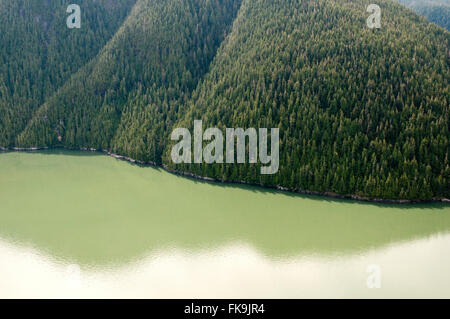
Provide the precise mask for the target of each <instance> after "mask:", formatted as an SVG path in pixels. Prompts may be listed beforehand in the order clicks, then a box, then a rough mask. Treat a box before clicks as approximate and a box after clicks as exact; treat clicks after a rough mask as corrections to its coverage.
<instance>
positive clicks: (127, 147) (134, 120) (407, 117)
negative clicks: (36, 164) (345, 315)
mask: <svg viewBox="0 0 450 319" xmlns="http://www.w3.org/2000/svg"><path fill="white" fill-rule="evenodd" d="M9 2H11V3H13V2H14V1H6V3H9ZM19 2H20V3H27V1H24V0H21V1H19ZM53 2H55V3H56V2H58V1H48V3H53ZM135 2H136V3H135V4H134V6H133V8H132V9H131V10H128V8H127V6H126V5H124V7H121V9H120V10H119V8H118V7H114V9H115V10H117V11H115V12H117V16H118V17H122V16H123V15H121V13H124V12H127V13H128V14H127V16H126V18H125V17H124V18H123V22H122V23H120V26H119V25H117V27H116V28H117V30H113V29H114V28H111V29H109V28H107V29H108V31H103V33H102V32H99V31H98V30H97V29H94V30H93V31H92V38H90V40H92V39H96V37H97V38H98V39H102V40H103V41H105V43H102V42H98V41H97V42H96V45H99V44H102V47H101V48H99V47H95V48H96V49H95V50H96V53H95V54H93V51H95V50H94V49H86V48H85V47H84V44H79V43H80V42H76V43H77V44H79V46H80V47H83V48H81V51H80V52H77V51H76V50H73V51H74V52H77V53H76V55H77V56H76V57H73V58H72V59H73V60H74V61H71V60H69V61H67V60H64V61H63V60H62V59H61V60H58V58H55V59H53V60H55V61H57V62H59V63H56V62H55V65H57V66H59V67H60V68H67V73H64V72H61V73H55V72H54V71H52V72H51V73H48V74H55V75H56V74H57V75H58V77H57V76H55V79H57V81H56V80H55V81H54V82H52V81H50V82H51V83H52V85H51V86H50V88H47V86H45V85H43V84H42V82H40V86H39V87H36V86H34V87H33V86H27V84H26V83H27V81H28V80H29V77H33V76H35V73H36V72H37V73H38V74H39V72H44V73H45V72H50V71H51V70H52V69H51V67H46V66H44V67H42V70H41V69H39V68H36V69H31V70H27V69H26V68H24V67H23V65H17V66H16V65H15V64H12V63H9V62H8V61H9V60H7V57H8V53H9V54H11V52H10V51H8V50H10V49H11V48H8V49H3V51H0V52H1V53H0V54H2V55H0V57H2V61H3V62H4V63H3V64H2V66H0V67H3V69H2V73H1V74H0V94H1V96H0V114H1V115H2V118H3V117H4V114H5V113H8V114H9V115H8V116H7V117H5V119H7V120H4V119H1V120H0V146H5V147H12V146H18V147H43V146H48V147H53V146H66V147H71V148H96V149H106V150H110V151H112V152H115V153H118V154H121V155H125V156H128V157H131V158H134V159H137V160H141V161H146V162H155V163H158V164H165V165H167V166H168V167H169V168H170V169H175V170H181V171H185V172H191V173H193V174H196V175H199V176H208V177H212V178H215V179H223V180H233V181H245V182H249V183H255V184H261V185H264V186H282V187H285V188H288V189H291V190H309V191H315V192H332V193H337V194H343V195H348V194H356V195H359V196H362V197H370V198H385V199H431V198H450V187H449V186H450V185H449V176H450V166H449V160H448V159H449V144H448V141H449V137H450V134H449V110H448V104H449V103H448V102H449V98H450V90H449V88H450V86H449V79H450V71H449V69H450V68H449V64H450V57H449V54H450V53H449V52H450V49H449V40H450V34H449V32H448V31H445V30H444V29H442V28H439V27H437V26H436V25H434V24H431V23H429V22H428V21H426V20H425V19H424V18H422V17H419V16H418V15H416V14H414V13H413V12H412V11H410V10H408V9H406V8H404V7H403V6H401V5H399V4H397V3H396V2H394V1H391V0H380V1H377V3H378V4H379V5H380V7H381V8H382V27H381V28H380V29H373V30H371V29H369V28H367V26H366V19H367V17H368V13H366V10H365V9H366V7H367V5H368V4H370V3H371V2H370V1H361V0H358V1H356V0H335V1H330V0H312V1H300V0H275V1H273V0H197V1H195V0H165V1H160V0H138V1H135ZM30 3H31V2H30ZM98 3H99V2H97V4H98ZM100 3H102V2H101V1H100ZM111 3H112V2H111V1H106V0H105V1H104V4H105V5H106V6H108V4H111ZM114 3H116V2H114ZM121 3H122V2H121ZM130 3H131V1H130ZM110 9H111V6H110ZM1 10H2V7H1V5H0V11H1ZM10 10H12V11H13V12H14V14H19V16H20V10H18V8H13V9H10ZM15 10H18V11H19V13H16V12H15ZM127 10H128V11H127ZM30 11H33V9H32V8H31V9H30ZM64 12H65V10H63V11H62V15H63V16H64ZM119 12H121V13H119ZM31 20H32V19H31ZM31 20H30V21H31ZM3 22H4V21H2V22H1V24H0V26H1V28H2V30H3V29H4V28H7V26H6V25H5V24H3ZM30 23H31V24H32V22H30ZM61 23H64V21H63V22H61ZM17 24H18V25H20V24H19V23H17ZM30 28H31V30H32V29H33V26H31V27H30ZM31 30H30V31H27V32H31ZM82 31H83V28H81V29H80V30H76V31H74V32H79V33H80V32H82ZM63 32H64V33H67V34H69V32H73V30H64V31H63ZM45 34H47V33H45ZM27 36H29V37H30V39H33V41H36V43H37V44H38V43H39V42H40V41H38V40H36V39H34V37H33V33H30V34H27ZM109 38H110V39H109ZM0 39H1V41H3V42H2V43H1V44H2V47H5V45H3V44H4V43H6V44H8V45H9V42H7V41H10V40H8V39H7V38H5V37H3V38H0ZM5 39H6V40H5ZM30 41H31V40H30ZM33 41H31V42H33ZM77 41H81V40H77ZM85 41H88V40H85ZM99 41H100V40H99ZM37 44H36V45H37ZM86 45H87V44H86ZM19 47H20V46H19V45H18V44H17V49H18V48H19ZM69 48H70V47H69ZM24 49H26V46H25V45H24ZM65 49H66V50H69V49H67V48H65ZM0 50H2V49H0ZM83 50H85V51H86V52H88V53H86V52H85V53H82V52H83ZM63 52H64V49H61V50H60V51H58V53H59V54H61V57H62V53H63ZM29 54H30V55H31V56H33V57H35V56H36V57H41V52H40V51H39V48H37V49H35V50H30V53H29ZM89 54H92V55H89ZM42 55H43V56H46V54H42ZM80 56H81V57H83V59H81V58H80ZM61 57H60V58H61ZM80 61H81V62H80ZM66 63H68V64H70V66H69V65H67V66H66ZM15 70H17V71H18V72H19V74H23V76H22V78H20V79H19V80H16V81H15V82H14V85H13V83H12V82H11V80H10V79H9V77H8V81H6V82H5V80H3V81H1V80H2V78H5V76H7V75H8V74H11V73H13V72H15ZM64 70H65V69H64ZM22 86H24V87H23V88H22ZM16 87H17V88H16ZM20 89H22V90H23V91H20ZM35 91H38V92H40V93H39V94H41V95H39V94H38V92H35ZM11 92H13V93H14V92H16V93H15V94H16V96H17V97H19V98H27V99H28V100H27V103H28V104H25V103H19V102H18V101H16V100H13V99H12V98H11ZM23 92H26V94H25V93H23ZM35 96H37V97H35ZM20 108H24V109H26V112H22V111H21V110H20ZM14 112H17V113H20V114H26V116H24V117H23V119H21V120H20V125H19V124H16V123H14V121H13V120H11V118H14ZM199 119H201V120H203V122H204V127H205V128H206V127H219V128H222V129H225V128H226V127H234V128H237V127H242V128H248V127H255V128H259V127H264V128H273V127H277V128H279V129H280V170H279V172H278V173H277V174H274V175H260V174H259V165H249V164H235V165H232V164H211V165H206V164H179V165H175V164H173V163H172V162H171V159H170V150H171V146H172V145H173V143H171V142H170V134H171V132H172V130H173V129H174V128H175V127H187V128H189V129H192V126H193V121H194V120H199Z"/></svg>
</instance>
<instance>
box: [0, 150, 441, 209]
mask: <svg viewBox="0 0 450 319" xmlns="http://www.w3.org/2000/svg"><path fill="white" fill-rule="evenodd" d="M50 149H54V150H58V149H64V150H71V151H84V152H101V153H103V154H106V155H108V156H111V157H113V158H115V159H118V160H122V161H127V162H129V163H132V164H139V165H148V166H155V167H161V168H162V169H164V170H165V171H166V172H168V173H171V174H174V175H178V176H183V177H188V178H193V179H197V180H202V181H205V182H210V183H212V182H214V183H226V184H241V185H248V186H256V187H262V188H266V189H276V190H280V191H284V192H289V193H296V194H304V195H313V196H322V197H328V198H334V199H345V200H354V201H360V202H370V203H384V204H419V203H436V202H440V203H450V199H448V198H433V199H430V200H409V199H383V198H369V197H363V196H359V195H341V194H336V193H332V192H323V193H322V192H316V191H308V190H301V189H290V188H287V187H283V186H264V185H260V184H255V183H248V182H246V181H239V180H238V181H232V180H223V179H215V178H211V177H206V176H200V175H196V174H193V173H190V172H183V171H177V170H173V169H170V168H169V167H168V166H167V165H165V164H162V165H158V164H157V163H155V162H144V161H140V160H136V159H133V158H130V157H127V156H124V155H119V154H115V153H112V152H110V151H109V150H104V149H96V148H85V147H82V148H68V147H56V148H49V147H31V148H20V147H13V148H10V149H9V148H5V147H1V146H0V152H10V151H12V152H35V151H41V150H50Z"/></svg>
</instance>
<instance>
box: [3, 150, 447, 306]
mask: <svg viewBox="0 0 450 319" xmlns="http://www.w3.org/2000/svg"><path fill="white" fill-rule="evenodd" d="M0 204H1V206H0V207H1V208H0V297H18V296H19V297H21V296H25V297H184V298H188V297H210V298H213V297H254V298H258V297H271V298H277V297H286V298H290V297H447V298H449V297H450V270H449V269H450V206H449V205H445V204H420V205H380V204H370V203H360V202H353V201H343V200H334V199H333V200H332V199H328V198H322V197H314V196H302V195H296V194H290V193H284V192H278V191H271V190H266V189H262V188H257V187H245V186H237V185H223V184H216V183H206V182H201V181H196V180H192V179H187V178H183V177H179V176H174V175H171V174H169V173H167V172H165V171H163V170H161V169H157V168H153V167H140V166H137V165H131V164H129V163H127V162H123V161H119V160H116V159H113V158H111V157H107V156H105V155H101V154H98V153H82V152H68V151H48V152H39V153H3V154H0ZM372 264H376V265H378V266H379V267H380V269H381V283H382V286H381V288H379V289H369V288H367V285H366V281H367V277H368V276H369V275H370V274H369V273H367V267H368V266H369V265H372Z"/></svg>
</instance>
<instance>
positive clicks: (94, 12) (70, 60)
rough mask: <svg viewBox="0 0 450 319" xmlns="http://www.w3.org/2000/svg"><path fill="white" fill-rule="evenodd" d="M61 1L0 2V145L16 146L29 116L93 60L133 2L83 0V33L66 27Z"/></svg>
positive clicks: (64, 2) (132, 0)
mask: <svg viewBox="0 0 450 319" xmlns="http://www.w3.org/2000/svg"><path fill="white" fill-rule="evenodd" d="M70 3H71V2H70V1H63V0H40V1H36V0H15V1H12V0H6V1H3V0H2V1H0V146H11V145H13V144H14V138H15V136H16V135H17V134H18V133H20V132H21V131H22V130H23V129H24V127H25V126H26V124H27V123H28V121H29V120H30V118H31V116H32V114H33V112H34V111H35V110H36V109H37V108H38V107H40V106H41V105H42V104H43V103H44V102H45V100H46V99H47V98H49V97H51V96H52V94H53V93H54V92H56V91H57V90H58V88H60V87H61V86H62V85H64V83H65V82H66V81H67V80H68V79H69V78H70V77H71V75H72V74H73V73H74V72H76V71H77V70H78V69H79V68H80V67H82V66H83V65H85V64H86V63H87V62H88V61H90V60H91V59H92V58H94V57H95V56H96V55H97V53H98V52H99V50H101V49H102V47H103V46H104V45H105V44H106V43H107V42H108V40H109V39H110V38H111V37H112V36H113V35H114V34H115V32H116V31H117V29H118V28H119V27H120V25H121V24H122V22H123V20H124V19H125V18H126V16H127V15H128V12H129V10H130V9H131V7H132V5H133V3H134V0H124V1H117V2H116V1H111V0H98V1H92V0H83V1H78V3H79V4H80V5H81V7H82V8H83V16H82V21H83V22H82V23H83V29H80V30H69V29H68V28H67V27H66V19H67V16H68V14H67V13H66V9H67V6H68V5H69V4H70Z"/></svg>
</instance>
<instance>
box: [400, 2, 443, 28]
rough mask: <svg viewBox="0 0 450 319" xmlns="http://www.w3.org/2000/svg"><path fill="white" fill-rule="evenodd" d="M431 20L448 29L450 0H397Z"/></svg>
mask: <svg viewBox="0 0 450 319" xmlns="http://www.w3.org/2000/svg"><path fill="white" fill-rule="evenodd" d="M399 2H400V3H402V4H404V5H406V6H408V7H410V8H411V9H413V10H414V11H416V12H417V13H418V14H420V15H423V16H424V17H426V18H427V19H428V20H430V21H431V22H434V23H436V24H437V25H440V26H441V27H443V28H446V29H447V30H450V0H399Z"/></svg>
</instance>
